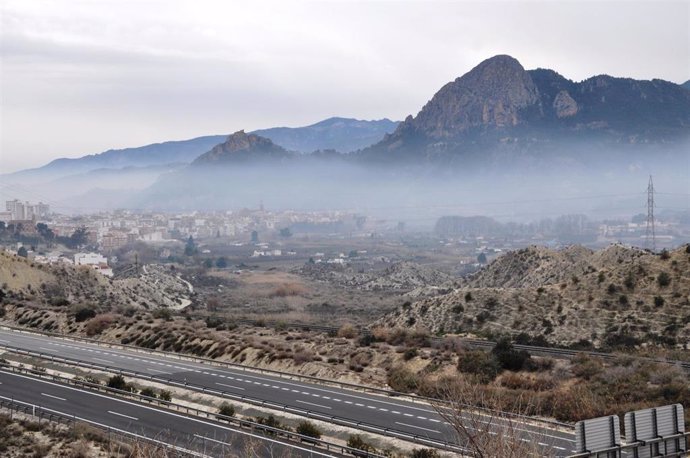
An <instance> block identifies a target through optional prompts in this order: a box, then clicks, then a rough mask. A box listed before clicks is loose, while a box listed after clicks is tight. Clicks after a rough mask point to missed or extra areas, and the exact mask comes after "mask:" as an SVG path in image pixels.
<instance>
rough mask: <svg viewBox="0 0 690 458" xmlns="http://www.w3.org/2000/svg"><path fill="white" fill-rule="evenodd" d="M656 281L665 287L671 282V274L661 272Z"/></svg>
mask: <svg viewBox="0 0 690 458" xmlns="http://www.w3.org/2000/svg"><path fill="white" fill-rule="evenodd" d="M656 281H657V283H659V286H661V287H662V288H664V287H666V286H668V285H670V284H671V276H670V275H669V274H668V273H667V272H661V273H660V274H659V276H658V277H657V278H656Z"/></svg>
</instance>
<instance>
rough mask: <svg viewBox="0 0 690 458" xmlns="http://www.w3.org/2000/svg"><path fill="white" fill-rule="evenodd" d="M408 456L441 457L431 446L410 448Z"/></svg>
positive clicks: (411, 457) (421, 457) (418, 457)
mask: <svg viewBox="0 0 690 458" xmlns="http://www.w3.org/2000/svg"><path fill="white" fill-rule="evenodd" d="M410 458H441V455H439V453H438V452H437V451H436V450H434V449H432V448H416V449H414V450H412V453H411V454H410Z"/></svg>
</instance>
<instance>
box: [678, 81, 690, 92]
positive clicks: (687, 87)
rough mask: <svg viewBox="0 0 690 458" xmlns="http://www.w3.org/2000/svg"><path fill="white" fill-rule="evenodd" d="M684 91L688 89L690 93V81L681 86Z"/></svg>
mask: <svg viewBox="0 0 690 458" xmlns="http://www.w3.org/2000/svg"><path fill="white" fill-rule="evenodd" d="M680 86H681V87H682V88H683V89H687V90H689V91H690V80H687V81H686V82H684V83H683V84H681V85H680Z"/></svg>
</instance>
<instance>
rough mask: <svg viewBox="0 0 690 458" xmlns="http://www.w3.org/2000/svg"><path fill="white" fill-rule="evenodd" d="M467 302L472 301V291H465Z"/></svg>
mask: <svg viewBox="0 0 690 458" xmlns="http://www.w3.org/2000/svg"><path fill="white" fill-rule="evenodd" d="M465 302H472V293H470V292H467V293H465Z"/></svg>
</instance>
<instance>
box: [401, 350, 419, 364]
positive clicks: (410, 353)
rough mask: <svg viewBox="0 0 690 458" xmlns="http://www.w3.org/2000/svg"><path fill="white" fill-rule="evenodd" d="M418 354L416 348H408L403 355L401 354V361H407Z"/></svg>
mask: <svg viewBox="0 0 690 458" xmlns="http://www.w3.org/2000/svg"><path fill="white" fill-rule="evenodd" d="M418 354H419V352H418V351H417V349H416V348H408V349H407V350H405V353H403V359H404V360H405V361H409V360H411V359H412V358H414V357H416V356H417V355H418Z"/></svg>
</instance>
